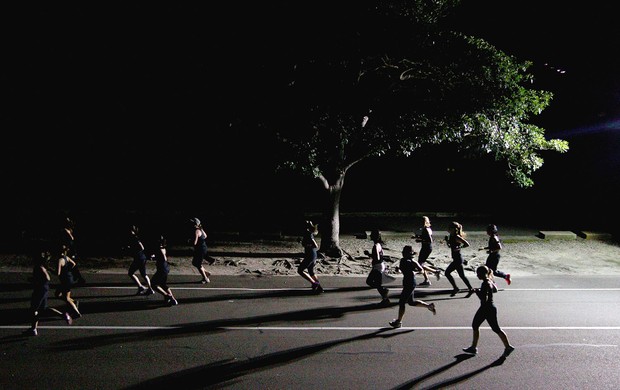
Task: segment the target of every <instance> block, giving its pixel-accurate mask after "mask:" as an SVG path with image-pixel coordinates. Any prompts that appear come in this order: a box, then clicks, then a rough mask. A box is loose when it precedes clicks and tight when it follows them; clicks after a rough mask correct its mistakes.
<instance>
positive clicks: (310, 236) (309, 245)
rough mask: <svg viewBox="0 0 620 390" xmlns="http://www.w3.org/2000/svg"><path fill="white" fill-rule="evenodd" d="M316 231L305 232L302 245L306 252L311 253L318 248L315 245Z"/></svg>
mask: <svg viewBox="0 0 620 390" xmlns="http://www.w3.org/2000/svg"><path fill="white" fill-rule="evenodd" d="M312 240H314V233H312V232H310V231H307V230H306V232H305V233H304V235H303V238H302V239H301V245H303V247H304V253H306V254H310V253H312V252H313V251H315V250H316V248H315V247H314V242H313V241H312Z"/></svg>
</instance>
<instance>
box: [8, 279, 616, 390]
mask: <svg viewBox="0 0 620 390" xmlns="http://www.w3.org/2000/svg"><path fill="white" fill-rule="evenodd" d="M87 276H88V282H89V283H88V285H87V286H85V287H80V288H76V289H75V290H74V296H75V297H76V298H77V299H79V301H80V309H81V311H82V313H83V317H82V318H80V319H77V320H75V321H74V323H73V325H71V326H69V325H67V324H66V323H65V322H64V321H63V320H62V319H61V318H60V317H52V316H50V317H49V318H47V319H46V320H44V321H42V322H41V323H40V327H39V336H37V337H30V336H23V335H22V331H24V330H26V329H27V328H28V327H29V326H28V323H29V319H28V305H29V299H30V293H31V290H30V285H29V283H28V281H27V280H28V277H29V275H28V274H22V273H0V318H1V320H0V351H1V352H0V389H3V390H8V389H135V388H145V389H146V388H149V389H153V388H178V389H201V388H230V389H317V388H320V389H340V390H342V389H409V388H416V389H417V388H419V389H439V388H458V389H490V388H493V389H577V388H579V389H585V388H591V389H617V388H618V384H619V383H620V370H618V364H619V362H620V349H619V348H618V345H620V280H619V279H618V278H617V277H615V276H589V275H583V276H577V277H575V276H544V277H543V276H536V277H523V278H519V279H517V280H515V281H514V282H513V283H512V285H510V286H506V284H505V283H504V281H503V280H500V281H498V284H499V286H500V288H501V289H500V291H499V292H498V293H497V294H496V295H495V301H496V306H497V307H498V310H499V321H500V325H501V326H502V327H503V329H504V330H505V331H506V333H507V334H508V337H509V339H510V342H511V343H512V344H513V345H514V346H515V347H516V350H515V351H514V352H513V353H512V355H510V356H509V357H508V358H507V359H501V358H500V356H501V354H502V351H503V345H502V343H501V341H500V339H499V338H498V337H497V336H496V335H495V334H494V333H493V332H492V331H491V330H490V329H489V328H488V326H487V324H486V323H485V324H484V326H483V328H482V329H481V335H480V343H479V346H478V347H479V353H478V355H477V356H475V357H471V356H469V355H465V354H463V353H462V351H461V348H463V347H466V346H468V345H469V344H470V342H471V336H472V335H471V333H472V332H471V328H470V323H471V319H472V317H473V315H474V312H475V311H476V309H477V308H478V306H479V301H478V299H477V298H476V297H475V296H472V297H470V298H465V296H466V294H465V293H461V294H458V295H457V296H455V297H451V296H450V295H449V290H450V289H449V285H448V282H447V280H445V279H442V280H440V281H439V282H434V283H433V286H431V288H418V289H417V290H416V294H417V298H418V299H423V300H425V301H428V302H435V304H436V306H437V315H436V316H433V315H432V313H431V312H429V311H428V310H426V309H423V308H418V307H408V308H407V312H406V314H405V318H404V321H403V327H402V328H400V329H391V328H390V327H389V326H388V321H390V320H391V319H393V318H394V317H395V316H396V314H397V310H398V308H397V304H396V302H397V298H398V297H397V296H398V294H399V293H400V281H401V280H400V279H398V280H397V282H396V283H395V284H394V285H393V286H392V288H391V293H390V295H391V298H392V305H391V306H389V307H380V306H378V305H377V303H378V302H379V300H380V299H379V294H378V293H377V291H376V290H373V289H370V288H368V287H366V285H365V284H364V278H360V277H323V278H322V279H321V280H322V281H323V284H324V286H325V289H326V291H325V293H323V294H321V295H312V294H310V293H309V289H308V288H307V287H306V284H305V282H304V281H303V280H302V279H301V278H300V277H282V276H277V277H254V276H218V277H214V278H213V280H212V282H211V283H210V284H207V285H200V284H196V283H195V282H196V279H197V277H196V276H195V275H192V276H187V275H179V276H176V275H175V276H171V277H170V285H171V287H172V288H173V291H174V292H175V294H176V296H177V299H178V300H179V305H178V306H174V307H168V306H166V305H165V304H164V301H163V299H162V297H161V296H159V295H157V294H156V295H152V296H136V295H135V291H136V288H135V287H133V286H132V284H131V283H130V281H129V280H128V277H127V276H126V275H118V274H116V275H105V274H90V275H87ZM468 277H469V278H470V281H471V282H472V283H474V284H475V285H477V284H478V283H477V281H476V279H475V278H474V276H473V274H468ZM457 283H459V285H460V286H463V283H462V282H461V281H460V280H459V279H458V278H457ZM49 303H50V306H53V307H59V306H61V305H62V302H61V301H60V300H58V299H55V298H54V299H50V302H49Z"/></svg>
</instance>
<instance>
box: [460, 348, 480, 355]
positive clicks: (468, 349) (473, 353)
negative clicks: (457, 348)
mask: <svg viewBox="0 0 620 390" xmlns="http://www.w3.org/2000/svg"><path fill="white" fill-rule="evenodd" d="M463 352H465V353H469V354H471V355H475V354H477V353H478V348H476V347H467V348H463Z"/></svg>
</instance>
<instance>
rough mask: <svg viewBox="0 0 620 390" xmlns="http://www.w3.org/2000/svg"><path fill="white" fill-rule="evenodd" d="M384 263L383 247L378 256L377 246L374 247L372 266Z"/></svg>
mask: <svg viewBox="0 0 620 390" xmlns="http://www.w3.org/2000/svg"><path fill="white" fill-rule="evenodd" d="M375 259H379V260H375ZM381 263H383V247H381V250H380V251H379V253H378V254H377V244H375V245H373V246H372V263H371V264H372V265H376V264H381Z"/></svg>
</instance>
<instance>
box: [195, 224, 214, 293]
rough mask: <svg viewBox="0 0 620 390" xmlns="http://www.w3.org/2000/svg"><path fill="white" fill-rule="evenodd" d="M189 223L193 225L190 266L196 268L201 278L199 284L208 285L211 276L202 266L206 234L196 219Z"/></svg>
mask: <svg viewBox="0 0 620 390" xmlns="http://www.w3.org/2000/svg"><path fill="white" fill-rule="evenodd" d="M190 221H191V222H192V223H193V224H194V240H193V245H194V258H193V259H192V265H193V266H194V267H196V269H197V270H198V273H200V275H201V276H202V280H200V283H202V284H205V283H210V282H211V280H209V276H211V273H210V272H209V271H207V270H206V269H205V267H204V265H203V261H204V260H205V259H206V258H207V233H206V232H205V230H204V229H203V227H202V224H201V223H200V220H199V219H198V218H191V219H190Z"/></svg>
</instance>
